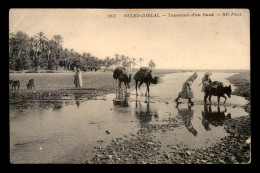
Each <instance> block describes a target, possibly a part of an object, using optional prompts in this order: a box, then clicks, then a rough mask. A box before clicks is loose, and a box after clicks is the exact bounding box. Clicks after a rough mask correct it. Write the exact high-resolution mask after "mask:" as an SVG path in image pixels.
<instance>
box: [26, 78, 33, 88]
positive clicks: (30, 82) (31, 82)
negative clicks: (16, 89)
mask: <svg viewBox="0 0 260 173" xmlns="http://www.w3.org/2000/svg"><path fill="white" fill-rule="evenodd" d="M26 85H27V90H32V87H33V89H35V87H34V79H30V80H29V82H28V84H26Z"/></svg>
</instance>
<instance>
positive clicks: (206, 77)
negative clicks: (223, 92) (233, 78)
mask: <svg viewBox="0 0 260 173" xmlns="http://www.w3.org/2000/svg"><path fill="white" fill-rule="evenodd" d="M210 75H211V73H209V72H207V73H205V75H204V77H203V78H202V83H201V84H203V85H202V88H201V92H204V102H205V103H207V98H206V97H205V96H206V95H207V94H206V91H205V88H206V87H208V86H210V85H211V83H212V81H211V79H210V77H209V76H210ZM201 84H200V85H201Z"/></svg>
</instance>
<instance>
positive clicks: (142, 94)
mask: <svg viewBox="0 0 260 173" xmlns="http://www.w3.org/2000/svg"><path fill="white" fill-rule="evenodd" d="M142 84H143V82H142V81H140V83H139V85H138V88H139V90H140V91H141V94H142V95H144V94H143V92H142V90H141V88H140V87H141V85H142Z"/></svg>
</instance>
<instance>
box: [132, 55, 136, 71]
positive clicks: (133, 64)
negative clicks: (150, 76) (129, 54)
mask: <svg viewBox="0 0 260 173" xmlns="http://www.w3.org/2000/svg"><path fill="white" fill-rule="evenodd" d="M132 63H133V70H134V68H135V65H136V63H135V58H133V61H132Z"/></svg>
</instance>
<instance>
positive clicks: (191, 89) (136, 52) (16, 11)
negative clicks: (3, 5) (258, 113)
mask: <svg viewBox="0 0 260 173" xmlns="http://www.w3.org/2000/svg"><path fill="white" fill-rule="evenodd" d="M8 28H9V42H8V44H9V156H10V163H11V164H197V165H201V164H250V163H251V90H250V88H251V87H250V86H251V80H250V76H251V75H250V73H251V69H250V10H249V9H246V8H235V9H233V8H232V9H231V8H225V9H220V8H218V9H217V8H201V9H200V8H197V9H196V8H194V9H188V8H187V9H185V8H183V9H182V8H179V9H178V8H166V9H161V8H157V9H156V8H151V9H148V8H143V9H140V8H136V9H135V8H126V9H123V8H121V9H113V8H109V9H102V8H70V9H69V8H64V9H63V8H53V9H52V8H11V9H10V10H9V27H8Z"/></svg>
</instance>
